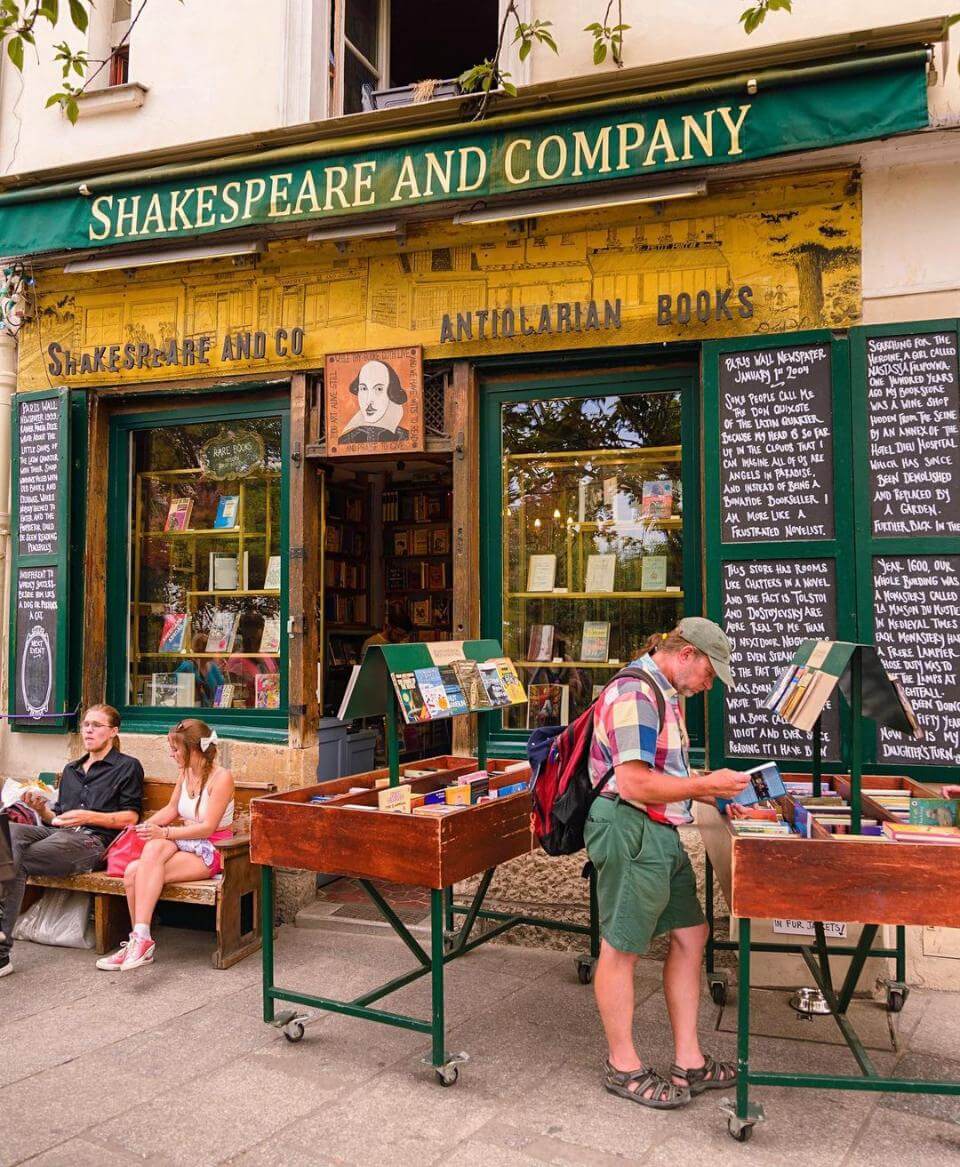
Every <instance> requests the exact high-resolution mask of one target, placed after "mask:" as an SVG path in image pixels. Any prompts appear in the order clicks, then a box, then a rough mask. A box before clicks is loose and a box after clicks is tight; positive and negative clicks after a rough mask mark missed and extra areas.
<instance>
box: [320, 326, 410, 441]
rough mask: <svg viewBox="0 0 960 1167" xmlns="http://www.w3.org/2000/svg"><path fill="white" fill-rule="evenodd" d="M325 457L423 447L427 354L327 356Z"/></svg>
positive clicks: (377, 351)
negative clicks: (424, 367)
mask: <svg viewBox="0 0 960 1167" xmlns="http://www.w3.org/2000/svg"><path fill="white" fill-rule="evenodd" d="M324 392H325V395H326V437H327V457H329V458H355V457H357V456H358V455H360V454H401V453H410V452H413V451H417V450H422V449H423V443H424V438H423V353H422V350H421V348H420V347H419V346H414V347H411V348H393V349H374V350H371V351H369V352H361V353H331V354H330V355H329V356H328V357H327V360H326V370H325V377H324Z"/></svg>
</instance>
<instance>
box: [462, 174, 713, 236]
mask: <svg viewBox="0 0 960 1167" xmlns="http://www.w3.org/2000/svg"><path fill="white" fill-rule="evenodd" d="M706 193H707V184H706V183H705V182H675V183H671V184H670V185H669V186H645V187H642V188H641V189H639V190H636V189H635V190H630V191H611V192H610V193H609V194H597V195H581V196H580V197H579V198H570V199H544V200H543V201H542V202H537V203H515V204H513V205H512V206H500V205H497V206H494V207H484V208H481V209H478V210H475V211H460V213H459V214H456V215H454V217H453V221H454V223H456V224H457V226H461V225H467V224H470V223H505V222H509V221H510V220H511V219H539V218H540V217H541V216H543V215H567V214H570V213H571V212H573V211H599V210H602V209H603V208H604V207H628V206H630V205H631V204H633V203H660V202H667V201H668V200H670V199H694V198H698V197H699V196H700V195H705V194H706Z"/></svg>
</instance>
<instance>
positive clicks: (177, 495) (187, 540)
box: [128, 469, 282, 709]
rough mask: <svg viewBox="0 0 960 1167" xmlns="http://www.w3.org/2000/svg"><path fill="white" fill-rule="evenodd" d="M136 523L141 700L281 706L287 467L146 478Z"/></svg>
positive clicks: (132, 678)
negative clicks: (234, 474)
mask: <svg viewBox="0 0 960 1167" xmlns="http://www.w3.org/2000/svg"><path fill="white" fill-rule="evenodd" d="M131 518H132V524H133V529H132V561H131V588H130V604H131V609H130V657H129V660H130V672H129V693H128V700H129V701H130V703H131V704H135V705H154V706H178V707H208V708H221V709H228V708H242V709H277V708H279V705H280V661H281V634H280V624H281V583H282V570H281V569H282V562H281V521H280V473H279V471H278V470H271V469H261V470H259V471H254V472H252V473H250V474H248V475H246V476H244V477H241V478H237V479H235V480H217V481H212V480H210V479H208V478H206V477H204V475H203V473H202V471H201V470H200V469H186V470H183V469H178V470H147V471H142V472H139V473H137V474H136V475H135V478H134V498H133V509H132V516H131Z"/></svg>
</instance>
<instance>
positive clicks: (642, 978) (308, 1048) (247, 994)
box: [0, 926, 960, 1167]
mask: <svg viewBox="0 0 960 1167" xmlns="http://www.w3.org/2000/svg"><path fill="white" fill-rule="evenodd" d="M158 941H159V943H158V959H157V962H156V963H155V964H154V965H152V966H150V967H148V968H145V969H142V970H139V971H137V972H134V973H129V974H123V973H121V974H113V975H110V974H104V973H101V972H98V971H97V970H96V969H95V968H94V960H95V954H93V953H91V952H88V951H82V950H81V951H78V950H70V949H53V948H45V947H41V946H37V945H29V944H17V945H16V946H15V948H14V962H15V967H16V970H17V971H16V972H15V974H14V975H13V976H11V977H6V978H4V979H3V980H2V981H0V1049H2V1050H3V1053H2V1055H0V1114H2V1115H3V1136H2V1138H0V1167H14V1165H15V1164H21V1163H30V1164H32V1165H37V1167H61V1165H62V1167H88V1165H89V1167H93V1165H94V1164H96V1167H129V1165H131V1164H140V1165H141V1167H142V1165H146V1167H174V1165H179V1164H183V1165H189V1167H207V1165H210V1167H212V1165H214V1164H221V1163H223V1164H231V1165H238V1167H261V1165H263V1167H269V1165H271V1164H276V1165H278V1167H280V1165H282V1167H301V1165H302V1167H307V1165H310V1167H318V1165H319V1167H323V1165H324V1164H330V1165H333V1164H335V1165H337V1167H351V1165H355V1167H366V1165H371V1167H405V1165H406V1164H410V1165H411V1167H433V1165H438V1167H439V1165H445V1167H447V1165H448V1167H472V1165H473V1164H476V1165H477V1167H500V1165H504V1167H506V1165H509V1167H532V1165H542V1164H559V1165H560V1167H567V1165H572V1164H578V1165H583V1167H631V1165H633V1164H640V1163H642V1164H645V1165H656V1164H664V1167H668V1165H669V1167H675V1165H676V1164H678V1163H679V1164H684V1163H693V1162H709V1163H711V1164H718V1165H719V1167H724V1165H726V1164H730V1165H731V1167H733V1165H734V1164H738V1165H743V1164H746V1163H747V1162H749V1161H754V1160H756V1159H757V1158H758V1156H759V1157H762V1159H763V1162H764V1164H765V1167H766V1165H767V1164H781V1163H782V1164H790V1167H820V1165H821V1164H837V1165H839V1167H866V1165H867V1164H870V1165H871V1167H872V1165H873V1164H874V1163H877V1162H886V1161H892V1162H896V1161H898V1160H899V1161H903V1162H909V1163H911V1164H913V1163H916V1164H919V1165H920V1167H940V1165H941V1164H943V1165H946V1164H948V1163H950V1164H953V1163H957V1162H960V1158H958V1156H960V1126H958V1125H957V1124H956V1123H955V1122H952V1121H949V1119H950V1118H951V1117H952V1116H954V1117H955V1109H951V1107H953V1108H955V1107H956V1103H955V1100H944V1099H940V1100H938V1101H939V1109H936V1107H934V1109H931V1108H930V1107H928V1106H927V1101H928V1100H925V1099H907V1098H906V1097H905V1096H903V1095H900V1096H895V1095H890V1096H884V1097H880V1096H877V1095H873V1094H866V1093H857V1094H854V1093H841V1092H825V1091H802V1092H801V1091H788V1090H784V1089H764V1090H754V1091H752V1097H753V1098H754V1100H755V1101H758V1102H761V1103H762V1104H763V1105H764V1107H765V1109H766V1112H767V1116H768V1121H767V1122H766V1123H764V1124H763V1125H762V1126H761V1127H759V1128H758V1129H757V1131H756V1132H755V1135H754V1138H753V1141H752V1142H751V1144H750V1145H749V1147H744V1146H741V1145H739V1144H736V1143H734V1142H733V1141H732V1140H731V1139H730V1137H729V1135H728V1134H727V1130H726V1121H725V1119H724V1118H723V1116H722V1114H721V1113H720V1111H719V1098H718V1097H717V1096H716V1094H722V1093H725V1092H722V1091H718V1092H716V1093H715V1094H713V1095H705V1096H702V1097H700V1098H698V1099H696V1100H695V1102H694V1103H692V1104H691V1105H690V1106H689V1107H686V1108H684V1109H683V1110H682V1111H679V1112H673V1113H661V1112H656V1111H650V1110H647V1109H644V1108H642V1107H639V1106H637V1105H635V1104H632V1103H629V1102H626V1101H624V1100H622V1099H618V1098H615V1097H613V1096H612V1095H609V1094H606V1093H605V1092H604V1091H603V1090H602V1088H601V1086H600V1066H601V1063H602V1060H603V1056H604V1043H603V1038H602V1033H601V1030H600V1026H599V1022H598V1019H597V1016H596V1010H595V1006H594V1003H593V994H592V990H591V989H590V988H587V987H584V986H582V985H580V984H579V983H578V982H577V979H576V975H575V970H574V965H573V962H572V960H571V956H570V954H569V953H559V952H548V951H542V950H533V949H527V948H523V947H517V946H506V945H497V946H490V947H486V948H483V949H480V950H479V951H477V952H475V953H472V954H470V955H469V956H467V957H465V958H464V959H463V961H462V962H460V961H455V962H453V963H452V964H450V965H448V976H447V983H448V997H447V1009H446V1012H447V1019H448V1041H447V1045H448V1048H449V1049H450V1050H453V1051H457V1050H461V1049H463V1050H465V1051H466V1052H467V1053H468V1054H469V1055H470V1061H469V1062H468V1063H467V1064H466V1065H465V1066H464V1067H463V1068H462V1071H461V1076H460V1082H459V1084H458V1085H457V1086H456V1087H455V1088H453V1089H448V1090H444V1089H441V1088H440V1087H439V1086H438V1085H437V1083H436V1082H435V1079H434V1075H433V1073H432V1071H431V1070H430V1068H429V1067H426V1066H423V1065H422V1064H421V1062H420V1059H421V1057H422V1056H423V1054H424V1053H426V1051H427V1048H428V1044H429V1042H428V1039H427V1038H426V1037H425V1036H424V1035H423V1034H416V1033H411V1032H408V1031H405V1030H400V1029H395V1028H391V1027H386V1026H381V1025H374V1024H371V1023H368V1022H361V1021H358V1020H355V1019H353V1018H348V1017H343V1016H337V1015H333V1014H323V1015H321V1017H320V1019H319V1020H317V1021H316V1022H314V1023H312V1024H311V1025H310V1026H308V1028H307V1032H306V1036H305V1038H304V1040H303V1041H301V1042H299V1043H296V1044H291V1043H289V1042H287V1041H286V1040H285V1039H284V1037H283V1035H282V1034H281V1033H280V1032H279V1031H278V1030H277V1029H275V1028H272V1027H269V1026H266V1025H264V1024H263V1022H262V1020H261V998H260V965H259V961H258V960H257V959H256V958H251V959H249V960H246V961H243V962H241V963H240V964H239V965H236V966H234V968H232V969H228V970H225V971H217V970H214V969H213V968H212V967H211V966H210V963H209V959H210V945H209V937H208V936H206V935H204V934H198V933H195V932H188V931H181V930H175V929H160V930H159V931H158ZM276 950H277V980H278V983H280V984H283V985H285V986H286V987H289V988H300V989H303V990H305V991H307V992H322V993H327V994H330V995H333V996H341V997H349V996H352V995H356V994H358V993H360V992H362V991H363V990H364V989H366V988H368V987H371V986H373V985H375V984H378V983H380V982H382V981H384V980H387V979H388V978H390V977H392V976H396V975H397V974H398V973H401V972H404V971H406V970H407V969H409V968H411V967H412V963H411V962H412V959H413V958H412V957H411V955H410V953H408V952H407V950H406V949H405V948H404V947H403V946H402V945H401V944H400V943H399V942H398V941H397V940H396V939H395V938H393V937H386V938H381V937H379V936H377V937H374V936H349V935H339V936H334V935H333V934H331V933H328V932H325V931H322V930H316V929H311V928H296V927H292V926H287V927H284V928H282V929H280V930H279V932H278V935H277V942H276ZM659 971H660V970H659V968H658V966H657V965H656V963H655V962H653V961H644V962H641V965H640V967H639V969H638V976H637V983H636V999H637V1008H636V1021H637V1030H638V1041H639V1042H640V1045H641V1048H642V1050H643V1053H644V1056H645V1057H646V1058H647V1059H648V1060H649V1061H651V1062H652V1063H653V1064H657V1065H660V1066H661V1067H663V1068H665V1067H666V1066H667V1065H668V1064H669V1062H670V1061H671V1060H672V1050H671V1043H670V1033H669V1026H668V1024H667V1021H666V1016H665V1013H664V1006H663V996H662V992H661V990H660V987H659ZM702 1004H703V1012H702V1026H701V1028H702V1033H703V1036H704V1043H705V1045H706V1046H707V1048H709V1049H710V1050H711V1052H713V1053H715V1054H716V1055H717V1056H719V1057H730V1056H731V1055H732V1054H734V1053H735V1044H736V1043H735V1037H734V1035H733V1034H730V1033H723V1032H717V1031H716V1029H715V1028H714V1027H715V1025H716V1018H717V1012H718V1011H717V1010H716V1008H715V1007H713V1006H712V1004H711V1003H710V1000H709V997H708V996H707V994H706V991H704V995H703V1002H702ZM387 1005H388V1007H394V1008H397V1009H400V1008H403V1009H405V1010H408V1011H410V1012H411V1013H416V1014H417V1015H420V1016H427V1015H428V1012H429V1005H430V998H429V983H428V981H427V980H426V979H423V980H421V981H419V982H416V983H414V984H412V985H410V986H408V987H407V988H405V989H404V990H402V991H401V992H399V993H397V994H395V996H394V997H393V998H392V999H391V1000H390V1001H389V1002H388V1003H387ZM958 1018H960V997H958V995H957V994H948V993H930V992H923V993H920V992H918V993H914V994H912V995H911V997H910V999H909V1000H908V1002H907V1005H906V1009H905V1010H904V1013H903V1014H901V1024H902V1029H901V1035H903V1034H907V1037H906V1039H905V1043H904V1044H905V1049H904V1051H903V1053H902V1054H900V1055H896V1054H893V1053H879V1054H877V1055H876V1061H877V1065H878V1069H880V1071H881V1072H883V1073H888V1072H893V1073H897V1074H901V1075H903V1074H905V1073H907V1072H909V1073H910V1074H911V1075H912V1076H917V1077H922V1076H933V1075H938V1074H941V1073H958V1074H960V1069H958V1068H957V1067H958V1063H957V1062H956V1060H953V1059H951V1057H950V1055H951V1054H952V1053H955V1052H956V1048H957V1046H956V1035H957V1032H958ZM797 1024H798V1023H797V1022H794V1021H793V1019H792V1017H785V1018H784V1020H783V1022H782V1025H781V1028H780V1029H778V1030H777V1032H778V1033H782V1032H784V1031H785V1032H786V1033H787V1034H790V1033H791V1032H792V1029H793V1028H794V1027H795V1026H796V1025H797ZM751 1048H752V1052H753V1054H754V1056H755V1058H756V1063H755V1064H756V1065H758V1066H760V1065H763V1066H764V1067H770V1066H774V1065H775V1066H777V1067H779V1068H784V1069H793V1070H801V1069H805V1070H807V1071H810V1072H815V1073H816V1072H841V1073H846V1072H850V1070H851V1059H850V1055H849V1053H848V1052H847V1051H846V1050H845V1049H842V1048H838V1047H835V1046H833V1045H830V1044H828V1043H825V1042H824V1043H810V1042H796V1041H788V1040H786V1039H785V1037H784V1036H782V1035H781V1036H770V1037H756V1038H754V1039H753V1041H752V1043H751ZM38 1100H40V1101H39V1102H38ZM811 1116H814V1117H813V1118H811ZM798 1130H802V1131H804V1132H806V1133H805V1135H804V1137H803V1138H798Z"/></svg>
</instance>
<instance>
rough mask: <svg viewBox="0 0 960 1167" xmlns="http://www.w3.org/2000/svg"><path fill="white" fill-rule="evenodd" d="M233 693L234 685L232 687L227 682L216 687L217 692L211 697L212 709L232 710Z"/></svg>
mask: <svg viewBox="0 0 960 1167" xmlns="http://www.w3.org/2000/svg"><path fill="white" fill-rule="evenodd" d="M235 691H236V685H232V684H231V683H230V682H229V681H225V682H224V683H223V684H222V685H217V691H216V692H215V693H214V695H213V707H214V709H230V708H232V706H233V697H234V692H235Z"/></svg>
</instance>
